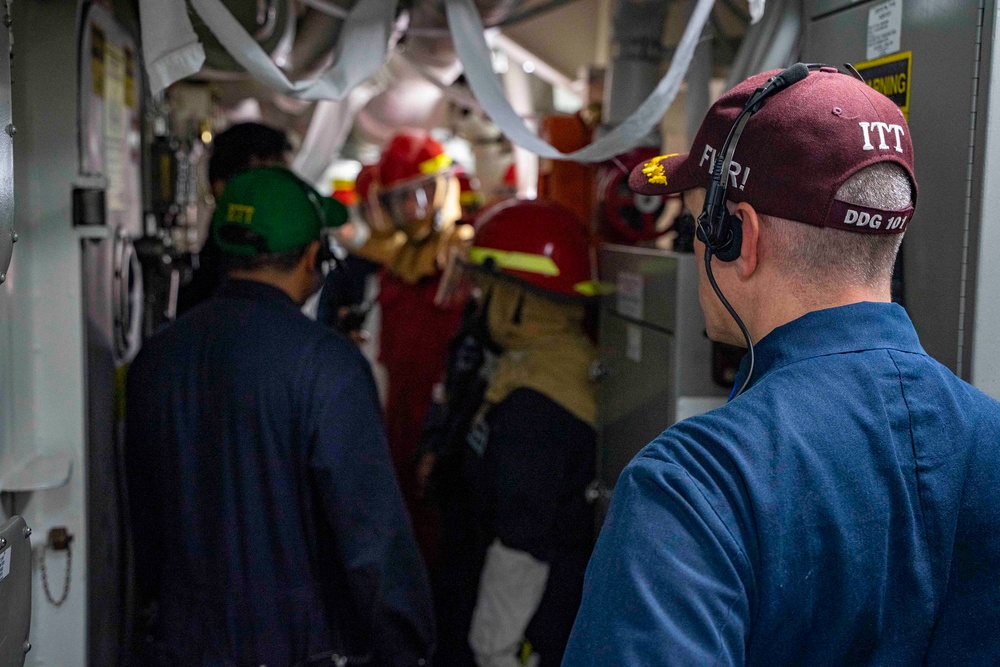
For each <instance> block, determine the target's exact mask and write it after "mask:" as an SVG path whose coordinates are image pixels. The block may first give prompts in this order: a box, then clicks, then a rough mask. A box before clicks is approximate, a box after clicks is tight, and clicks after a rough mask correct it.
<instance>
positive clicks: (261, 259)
mask: <svg viewBox="0 0 1000 667" xmlns="http://www.w3.org/2000/svg"><path fill="white" fill-rule="evenodd" d="M309 245H310V244H309V243H307V244H306V245H304V246H300V247H298V248H292V249H291V250H285V251H283V252H274V253H267V254H263V255H233V254H230V253H228V252H227V253H223V254H222V264H223V267H224V268H225V270H226V273H230V272H232V271H258V270H260V269H274V270H276V271H280V272H282V273H288V272H290V271H292V270H294V269H295V267H297V266H298V265H299V262H301V261H302V257H303V256H305V254H306V250H307V249H308V248H309Z"/></svg>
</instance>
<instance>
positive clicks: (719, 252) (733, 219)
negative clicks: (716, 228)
mask: <svg viewBox="0 0 1000 667" xmlns="http://www.w3.org/2000/svg"><path fill="white" fill-rule="evenodd" d="M725 215H726V217H725V223H724V224H723V227H722V230H723V231H722V234H720V236H721V237H722V240H721V242H720V244H719V245H718V246H717V247H716V248H713V249H712V254H713V255H714V256H715V258H716V259H718V260H719V261H720V262H732V261H734V260H736V259H739V256H740V252H742V250H743V221H742V220H740V219H739V216H735V215H733V214H732V213H730V212H728V211H726V214H725Z"/></svg>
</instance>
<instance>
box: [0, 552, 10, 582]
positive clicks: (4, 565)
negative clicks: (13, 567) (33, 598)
mask: <svg viewBox="0 0 1000 667" xmlns="http://www.w3.org/2000/svg"><path fill="white" fill-rule="evenodd" d="M10 550H11V547H7V548H6V549H4V550H3V551H0V581H3V580H4V579H6V578H7V575H8V574H10V554H11V551H10Z"/></svg>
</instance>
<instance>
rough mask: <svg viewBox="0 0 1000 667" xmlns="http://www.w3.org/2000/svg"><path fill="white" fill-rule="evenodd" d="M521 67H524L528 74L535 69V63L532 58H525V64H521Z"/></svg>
mask: <svg viewBox="0 0 1000 667" xmlns="http://www.w3.org/2000/svg"><path fill="white" fill-rule="evenodd" d="M521 69H523V70H524V71H525V73H526V74H531V73H532V72H534V71H535V63H533V62H531V61H530V60H525V61H524V64H522V65H521Z"/></svg>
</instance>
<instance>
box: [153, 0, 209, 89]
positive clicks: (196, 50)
mask: <svg viewBox="0 0 1000 667" xmlns="http://www.w3.org/2000/svg"><path fill="white" fill-rule="evenodd" d="M139 21H140V29H141V31H142V53H143V60H145V61H146V72H147V73H148V74H149V87H150V89H151V90H152V91H153V94H154V95H156V94H158V93H160V92H161V91H162V90H163V89H164V88H166V87H167V86H169V85H170V84H172V83H173V82H175V81H180V80H181V79H183V78H184V77H187V76H191V75H192V74H197V73H198V71H199V70H201V67H202V65H204V64H205V50H204V49H203V48H202V46H201V44H199V43H198V36H197V35H196V34H195V32H194V28H192V27H191V19H190V17H188V13H187V6H186V5H185V4H184V1H183V0H139Z"/></svg>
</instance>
